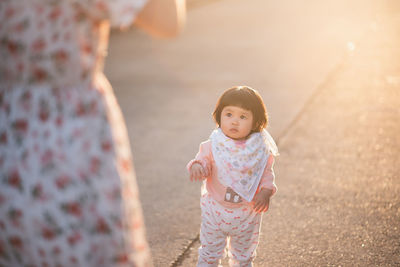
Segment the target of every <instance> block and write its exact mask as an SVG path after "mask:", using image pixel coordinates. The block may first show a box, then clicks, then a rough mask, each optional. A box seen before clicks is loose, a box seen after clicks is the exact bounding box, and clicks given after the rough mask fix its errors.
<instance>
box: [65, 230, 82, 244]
mask: <svg viewBox="0 0 400 267" xmlns="http://www.w3.org/2000/svg"><path fill="white" fill-rule="evenodd" d="M81 239H82V235H81V234H80V233H79V232H75V233H73V234H72V235H70V236H69V237H68V243H69V244H70V245H71V246H73V245H75V244H76V243H77V242H79V241H80V240H81Z"/></svg>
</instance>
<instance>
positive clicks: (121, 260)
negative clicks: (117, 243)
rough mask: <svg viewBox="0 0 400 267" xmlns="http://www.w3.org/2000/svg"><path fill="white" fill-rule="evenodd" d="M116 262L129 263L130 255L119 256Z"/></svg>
mask: <svg viewBox="0 0 400 267" xmlns="http://www.w3.org/2000/svg"><path fill="white" fill-rule="evenodd" d="M114 262H116V263H128V255H126V254H125V253H124V254H120V255H117V256H116V257H115V259H114Z"/></svg>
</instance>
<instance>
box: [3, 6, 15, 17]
mask: <svg viewBox="0 0 400 267" xmlns="http://www.w3.org/2000/svg"><path fill="white" fill-rule="evenodd" d="M5 14H6V19H10V18H11V17H12V16H14V14H15V9H13V8H8V9H6V12H5Z"/></svg>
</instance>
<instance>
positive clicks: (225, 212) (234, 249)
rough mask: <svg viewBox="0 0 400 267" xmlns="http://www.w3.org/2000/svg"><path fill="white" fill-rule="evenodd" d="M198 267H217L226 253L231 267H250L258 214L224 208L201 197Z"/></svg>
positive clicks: (253, 253)
mask: <svg viewBox="0 0 400 267" xmlns="http://www.w3.org/2000/svg"><path fill="white" fill-rule="evenodd" d="M200 203H201V217H202V222H201V228H200V242H201V246H200V248H199V260H198V263H197V266H198V267H206V266H207V267H211V266H213V267H214V266H215V267H216V266H220V265H219V263H220V260H221V259H222V258H224V257H225V256H226V251H225V250H226V248H227V250H228V256H229V265H230V266H231V267H236V266H241V267H244V266H246V267H248V266H253V263H252V262H253V260H254V258H255V256H256V248H257V245H258V239H259V233H260V225H261V218H262V214H261V213H256V212H254V211H253V209H252V208H251V207H248V206H242V207H238V208H226V207H224V206H222V205H221V204H219V203H218V202H217V201H216V200H214V199H213V198H212V197H211V196H210V195H209V194H207V193H206V194H204V195H203V196H202V197H201V201H200Z"/></svg>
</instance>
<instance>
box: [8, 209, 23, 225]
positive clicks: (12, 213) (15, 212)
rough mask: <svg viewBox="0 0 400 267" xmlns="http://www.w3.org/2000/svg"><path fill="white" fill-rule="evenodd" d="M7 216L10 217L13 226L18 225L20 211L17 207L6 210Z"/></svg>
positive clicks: (20, 215)
mask: <svg viewBox="0 0 400 267" xmlns="http://www.w3.org/2000/svg"><path fill="white" fill-rule="evenodd" d="M8 216H9V217H10V219H11V221H12V222H13V224H14V226H16V227H19V226H20V222H19V221H20V219H21V218H22V211H21V210H19V209H11V210H9V212H8Z"/></svg>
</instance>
